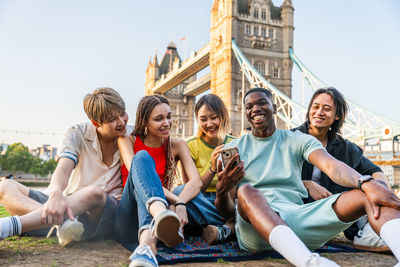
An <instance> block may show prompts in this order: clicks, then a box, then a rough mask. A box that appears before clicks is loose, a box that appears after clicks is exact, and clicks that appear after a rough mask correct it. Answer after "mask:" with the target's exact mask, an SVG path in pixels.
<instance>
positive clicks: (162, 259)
mask: <svg viewBox="0 0 400 267" xmlns="http://www.w3.org/2000/svg"><path fill="white" fill-rule="evenodd" d="M360 251H361V250H356V249H354V248H352V247H349V246H345V245H339V244H328V245H325V246H323V247H322V248H320V249H317V250H316V252H318V253H337V252H360ZM268 257H270V258H274V259H282V258H283V257H282V256H281V255H280V254H279V253H277V252H275V251H271V252H262V253H249V252H246V251H243V250H241V249H240V248H239V246H238V244H237V242H236V241H230V242H226V243H222V244H217V245H208V244H207V243H206V242H205V241H204V240H203V239H202V238H201V237H189V238H187V239H185V242H183V243H181V244H180V245H178V246H176V247H173V248H167V247H165V246H163V245H160V246H159V250H158V253H157V260H158V263H159V264H175V263H183V262H185V263H186V262H215V261H218V260H219V259H223V260H226V261H245V260H261V259H265V258H268Z"/></svg>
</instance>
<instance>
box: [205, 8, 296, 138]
mask: <svg viewBox="0 0 400 267" xmlns="http://www.w3.org/2000/svg"><path fill="white" fill-rule="evenodd" d="M293 11H294V8H293V5H292V2H291V0H284V2H283V4H282V6H280V7H277V6H275V5H274V4H273V2H272V1H271V0H215V1H214V3H213V7H212V10H211V27H210V45H211V49H210V69H211V92H212V93H214V94H217V95H218V96H220V97H221V98H222V99H223V100H224V102H225V104H226V106H227V108H228V111H229V113H230V116H231V121H232V129H233V134H234V135H239V134H240V130H241V100H242V78H243V77H242V74H241V71H240V67H239V65H238V64H237V62H236V59H235V57H234V55H233V52H232V41H231V40H232V38H233V39H235V40H236V42H237V44H238V45H239V47H240V48H241V50H242V51H243V53H244V54H245V56H246V58H247V59H249V61H250V62H251V63H252V65H254V66H255V68H256V69H257V70H258V72H260V73H261V74H262V75H264V77H265V78H266V79H267V80H268V81H270V82H271V83H272V84H273V85H275V86H276V87H277V88H278V89H280V90H281V91H282V92H284V93H285V94H286V95H288V96H289V97H291V72H292V66H293V64H292V61H291V60H290V57H289V48H290V47H293V30H294V27H293ZM249 86H250V85H249V83H248V82H247V81H245V82H244V91H247V90H248V89H249ZM279 124H280V123H278V126H279Z"/></svg>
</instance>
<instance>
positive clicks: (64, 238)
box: [47, 219, 84, 247]
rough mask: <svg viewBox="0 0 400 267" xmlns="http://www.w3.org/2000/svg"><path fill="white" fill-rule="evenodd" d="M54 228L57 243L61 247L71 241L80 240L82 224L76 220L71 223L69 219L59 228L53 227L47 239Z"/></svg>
mask: <svg viewBox="0 0 400 267" xmlns="http://www.w3.org/2000/svg"><path fill="white" fill-rule="evenodd" d="M54 228H55V229H57V237H58V243H59V244H60V245H61V246H63V247H64V246H66V245H68V244H69V243H71V242H72V241H79V240H81V236H82V234H83V230H84V229H83V224H82V223H81V222H80V221H78V220H76V219H75V220H73V221H71V220H70V219H66V220H65V221H64V222H63V224H62V225H61V226H59V225H53V226H52V227H51V228H50V231H49V233H48V234H47V238H49V237H50V236H51V234H52V233H53V231H54Z"/></svg>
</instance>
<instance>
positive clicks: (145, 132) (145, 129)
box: [144, 126, 147, 135]
mask: <svg viewBox="0 0 400 267" xmlns="http://www.w3.org/2000/svg"><path fill="white" fill-rule="evenodd" d="M144 135H147V126H145V127H144Z"/></svg>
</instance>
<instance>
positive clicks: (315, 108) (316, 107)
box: [309, 93, 339, 129]
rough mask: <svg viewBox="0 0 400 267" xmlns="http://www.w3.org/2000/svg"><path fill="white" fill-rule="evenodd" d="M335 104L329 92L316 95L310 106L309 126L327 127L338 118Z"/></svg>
mask: <svg viewBox="0 0 400 267" xmlns="http://www.w3.org/2000/svg"><path fill="white" fill-rule="evenodd" d="M338 119H339V117H338V116H337V115H336V106H335V103H334V101H333V99H332V97H331V96H330V95H329V94H326V93H322V94H319V95H317V96H316V97H315V98H314V100H313V102H312V104H311V107H310V111H309V120H310V126H311V127H315V128H319V129H321V128H328V129H329V127H331V125H332V124H333V123H334V122H335V120H338Z"/></svg>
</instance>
